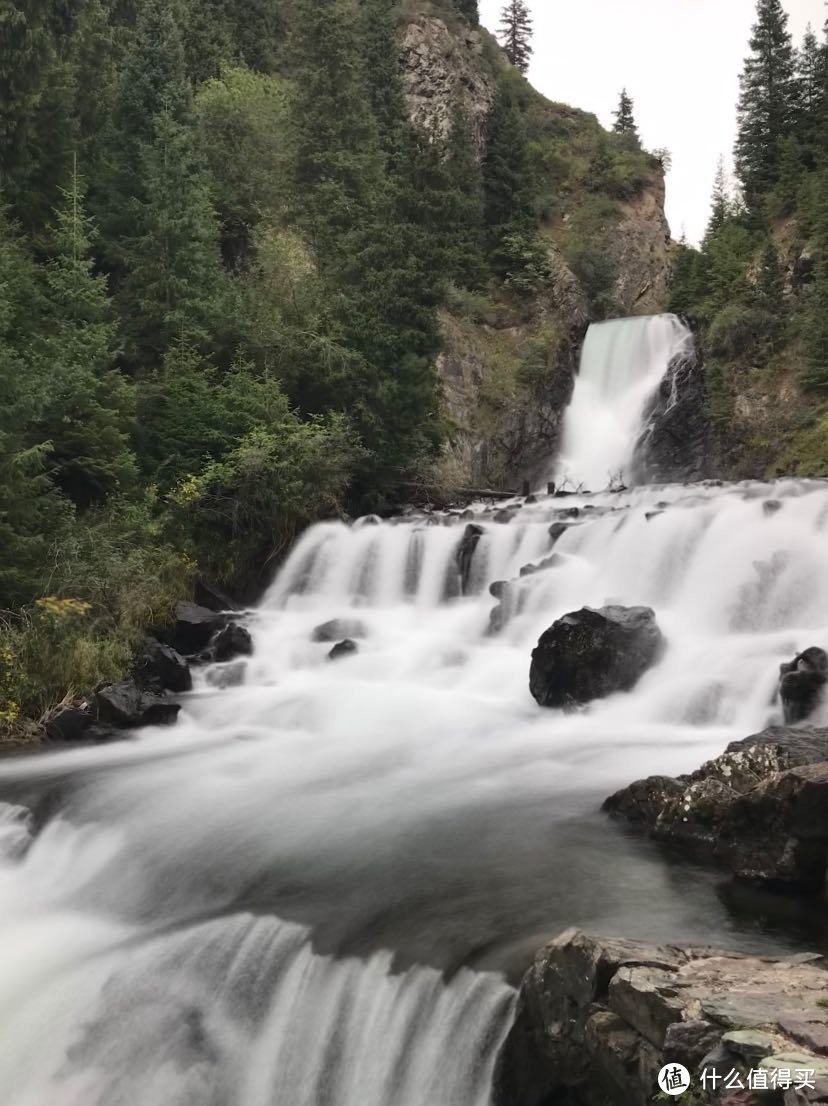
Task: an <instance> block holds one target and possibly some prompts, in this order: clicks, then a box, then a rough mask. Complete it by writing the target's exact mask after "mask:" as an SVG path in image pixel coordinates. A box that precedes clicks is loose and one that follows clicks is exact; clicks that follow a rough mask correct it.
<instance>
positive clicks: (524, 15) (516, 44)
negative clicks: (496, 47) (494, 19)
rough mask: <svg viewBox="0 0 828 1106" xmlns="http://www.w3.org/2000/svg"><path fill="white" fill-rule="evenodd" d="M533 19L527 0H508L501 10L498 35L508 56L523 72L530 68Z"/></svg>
mask: <svg viewBox="0 0 828 1106" xmlns="http://www.w3.org/2000/svg"><path fill="white" fill-rule="evenodd" d="M532 30H533V20H532V16H531V13H530V11H529V5H528V4H527V3H526V0H508V3H506V4H504V6H503V8H502V9H501V12H500V31H499V32H498V37H499V39H500V42H501V45H502V46H503V49H504V50H505V52H506V57H507V58H508V59H509V61H510V62H511V63H512V65H514V66H515V67H516V68H517V69H519V70H520V71H521V73H525V72H526V70H527V69H528V68H529V62H530V61H531V59H532V54H533V53H534V49H533V47H532Z"/></svg>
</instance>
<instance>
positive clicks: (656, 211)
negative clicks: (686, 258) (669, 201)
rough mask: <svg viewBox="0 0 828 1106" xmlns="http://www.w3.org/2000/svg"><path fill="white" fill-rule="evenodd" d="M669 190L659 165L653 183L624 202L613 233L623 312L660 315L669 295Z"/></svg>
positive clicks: (619, 309) (615, 295)
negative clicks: (665, 203) (667, 214)
mask: <svg viewBox="0 0 828 1106" xmlns="http://www.w3.org/2000/svg"><path fill="white" fill-rule="evenodd" d="M665 191H666V188H665V180H664V171H663V169H656V170H654V172H653V177H652V180H651V181H650V183H649V184H647V185H646V186H645V187H644V188H643V189H642V190H641V192H640V193H639V194H638V195H637V196H635V197H633V198H632V199H630V200H626V201H624V202H623V203H622V205H621V220H620V222H619V224H618V226H617V228H616V230H615V232H614V234H613V242H614V243H615V249H614V258H615V262H616V266H617V270H618V277H617V278H616V281H615V287H614V289H613V300H614V303H615V306H616V310H617V313H618V314H619V315H657V314H658V313H659V312H661V311H663V310H664V306H665V304H666V303H667V300H668V299H669V283H670V273H671V271H672V258H671V251H672V248H673V246H672V242H671V239H670V224H669V223H668V222H667V216H666V215H665V213H664V202H665Z"/></svg>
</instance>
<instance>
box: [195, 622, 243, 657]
mask: <svg viewBox="0 0 828 1106" xmlns="http://www.w3.org/2000/svg"><path fill="white" fill-rule="evenodd" d="M252 656H253V638H252V637H251V636H250V631H249V630H246V629H245V628H244V626H240V625H239V624H238V622H230V623H228V625H227V626H225V627H223V629H221V630H219V631H218V633H217V634H216V635H215V636H214V637H213V638H212V639H211V641H210V644H209V646H208V647H207V655H206V658H205V659H207V660H209V661H210V662H211V663H212V662H215V663H219V664H221V663H223V662H224V661H231V660H235V658H236V657H252Z"/></svg>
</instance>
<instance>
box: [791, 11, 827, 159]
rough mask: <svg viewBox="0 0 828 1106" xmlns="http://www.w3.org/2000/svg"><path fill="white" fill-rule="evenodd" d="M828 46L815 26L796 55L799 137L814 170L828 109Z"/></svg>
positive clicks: (809, 26) (806, 33) (806, 32)
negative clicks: (827, 81)
mask: <svg viewBox="0 0 828 1106" xmlns="http://www.w3.org/2000/svg"><path fill="white" fill-rule="evenodd" d="M826 77H828V47H826V46H825V45H824V44H822V43H820V41H819V40H818V38H817V36H816V34H815V33H814V29H813V27H812V26H811V24H810V23H809V24H808V28H807V30H806V31H805V37H804V38H803V40H802V47H801V48H800V49H799V50H797V53H796V81H797V101H798V104H797V123H798V125H797V137H798V139H799V142H800V145H801V147H802V150H803V153H804V155H805V159H806V164H808V166H809V167H810V168H813V167H814V164H815V162H816V156H817V154H818V152H819V146H820V138H821V136H822V132H823V127H824V118H825V111H826V108H828V86H827V83H826Z"/></svg>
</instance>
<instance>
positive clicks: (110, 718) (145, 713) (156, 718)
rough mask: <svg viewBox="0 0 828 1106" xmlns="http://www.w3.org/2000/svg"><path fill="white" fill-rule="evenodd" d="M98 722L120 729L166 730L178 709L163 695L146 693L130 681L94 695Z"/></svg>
mask: <svg viewBox="0 0 828 1106" xmlns="http://www.w3.org/2000/svg"><path fill="white" fill-rule="evenodd" d="M95 703H96V706H97V709H98V719H99V721H100V722H103V723H105V724H107V723H108V724H110V725H113V726H117V727H119V728H122V729H136V728H137V727H139V726H169V725H172V723H173V722H175V720H176V718H177V717H178V712H179V711H180V710H181V706H180V705H179V704H178V703H176V702H174V701H173V699H172V698H171V697H170V696H169V695H168V694H167V693H166V692H156V691H147V690H145V689H144V688H141V687H139V686H138V684H137V683H136V682H135V681H134V680H122V681H121V682H120V683H117V684H110V685H109V686H108V687H103V688H101V689H100V690H99V691H97V692H96V693H95Z"/></svg>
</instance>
